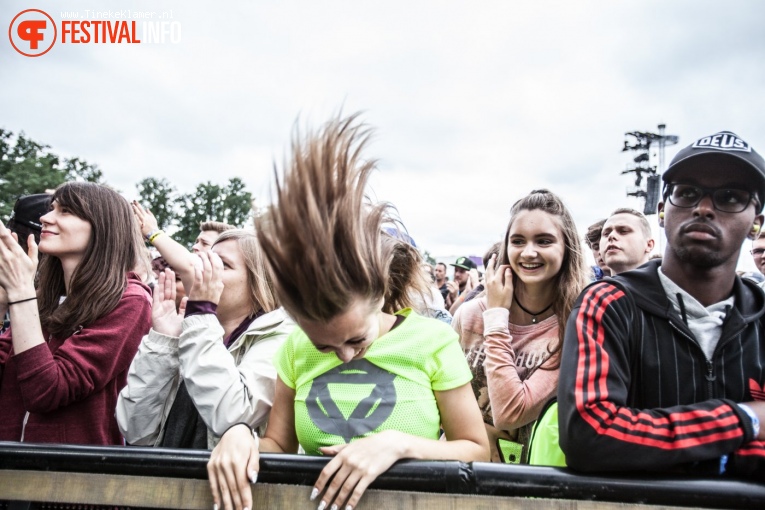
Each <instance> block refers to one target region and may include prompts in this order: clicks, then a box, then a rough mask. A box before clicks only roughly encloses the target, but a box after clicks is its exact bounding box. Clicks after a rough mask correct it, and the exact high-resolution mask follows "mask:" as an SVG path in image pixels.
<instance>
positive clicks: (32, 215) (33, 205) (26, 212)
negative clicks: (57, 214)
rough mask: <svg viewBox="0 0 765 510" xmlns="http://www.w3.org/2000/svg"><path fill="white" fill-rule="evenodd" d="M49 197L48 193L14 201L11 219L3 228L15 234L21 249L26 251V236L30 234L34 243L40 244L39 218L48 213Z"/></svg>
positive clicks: (40, 229) (40, 227)
mask: <svg viewBox="0 0 765 510" xmlns="http://www.w3.org/2000/svg"><path fill="white" fill-rule="evenodd" d="M50 197H51V195H50V194H48V193H39V194H36V195H26V196H23V197H21V198H19V199H18V200H16V203H15V204H14V205H13V211H11V217H10V218H9V219H8V223H7V224H6V225H5V226H6V227H7V228H8V230H10V231H11V232H13V233H15V234H16V236H17V237H18V239H19V245H21V247H22V248H24V249H26V247H27V236H28V235H30V234H31V235H33V236H34V238H35V243H36V244H40V232H41V231H42V223H40V217H41V216H43V215H44V214H47V213H48V209H49V208H50Z"/></svg>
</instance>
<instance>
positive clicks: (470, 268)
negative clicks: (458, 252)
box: [446, 257, 479, 315]
mask: <svg viewBox="0 0 765 510" xmlns="http://www.w3.org/2000/svg"><path fill="white" fill-rule="evenodd" d="M450 265H451V266H452V267H454V279H453V280H452V281H450V282H447V284H446V287H447V288H448V289H449V294H448V295H447V297H446V307H447V308H448V309H449V312H450V313H451V314H452V315H454V312H456V311H457V308H459V304H457V306H454V305H455V304H456V303H457V301H458V298H459V297H460V296H462V295H464V294H466V293H468V292H470V291H471V290H473V289H474V288H475V287H476V286H477V285H478V279H479V278H478V266H477V265H476V263H475V262H473V260H472V259H471V258H470V257H459V258H458V259H457V260H456V261H455V262H454V264H450ZM460 304H461V302H460Z"/></svg>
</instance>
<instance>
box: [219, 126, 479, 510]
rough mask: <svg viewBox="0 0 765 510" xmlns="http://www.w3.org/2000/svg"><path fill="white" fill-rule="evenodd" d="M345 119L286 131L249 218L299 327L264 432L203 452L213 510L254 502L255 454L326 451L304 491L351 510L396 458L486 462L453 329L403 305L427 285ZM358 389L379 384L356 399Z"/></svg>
mask: <svg viewBox="0 0 765 510" xmlns="http://www.w3.org/2000/svg"><path fill="white" fill-rule="evenodd" d="M355 119H356V117H355V116H351V117H348V118H345V119H341V118H336V119H334V120H331V121H330V122H328V123H327V124H326V125H325V126H324V127H323V128H322V129H321V130H320V131H319V132H318V133H314V134H312V135H309V136H307V137H305V138H300V137H299V135H296V136H295V139H294V140H293V142H292V162H291V166H290V168H289V169H288V170H287V171H286V172H285V175H284V177H283V178H282V179H281V182H277V184H276V197H275V198H276V199H277V202H278V203H277V204H276V205H274V206H272V207H271V208H270V209H269V211H268V213H267V214H265V215H263V216H259V217H258V218H256V220H255V221H256V230H257V232H258V239H259V240H260V242H261V246H262V247H263V251H264V253H265V254H266V258H267V260H268V262H269V266H270V268H271V270H272V271H273V273H274V283H275V286H276V289H277V294H278V295H279V298H280V299H281V301H282V304H283V306H284V308H285V309H286V310H287V312H288V313H289V314H290V315H291V316H292V317H293V318H294V319H295V321H296V322H297V324H298V326H299V329H297V330H296V331H295V332H294V333H293V334H292V335H290V337H289V338H288V339H287V341H286V342H285V344H284V345H283V346H282V348H281V349H280V350H279V352H278V353H277V355H276V358H275V364H276V367H277V373H278V377H277V382H276V395H275V398H274V405H273V408H272V411H271V417H270V420H269V423H268V428H267V430H266V433H265V436H264V437H262V438H261V439H258V438H257V437H253V434H252V432H251V431H250V429H249V427H246V426H242V425H237V426H235V427H232V428H231V429H230V430H229V431H228V432H226V433H225V434H224V435H223V437H222V438H221V441H220V443H219V444H218V446H217V447H216V448H215V449H214V450H213V453H212V455H211V458H210V462H209V464H208V472H209V475H210V485H211V488H212V491H213V499H214V502H215V504H216V505H218V507H219V508H223V507H224V506H225V508H227V509H228V508H231V507H235V508H237V509H241V508H244V507H247V508H252V493H251V489H250V485H249V482H248V475H249V478H250V480H251V481H252V482H254V481H255V479H256V478H257V471H258V470H259V454H258V452H259V451H261V452H286V453H295V452H297V451H298V445H300V446H302V447H303V449H304V450H305V452H306V453H307V454H309V455H318V454H322V455H325V456H330V457H332V459H331V460H330V461H329V462H328V463H327V465H326V467H325V468H324V469H323V470H322V472H321V475H320V476H319V478H318V480H317V481H316V484H315V486H314V489H313V491H312V494H311V499H312V500H316V499H317V498H318V499H319V500H320V503H319V508H322V509H324V508H336V507H342V508H356V505H357V503H358V502H359V498H360V497H361V496H362V494H363V493H364V491H365V490H366V488H367V487H368V486H369V484H370V483H372V481H373V480H375V478H377V476H378V475H380V474H381V473H383V472H384V471H386V470H387V469H388V468H389V467H390V466H391V465H393V464H394V463H395V462H396V461H398V460H400V459H405V458H418V459H444V460H445V459H453V460H461V461H465V462H470V461H485V460H488V458H489V448H488V443H487V441H486V434H485V433H484V431H483V427H482V425H481V416H480V411H479V410H478V406H477V405H476V403H475V399H474V398H473V395H472V392H471V391H470V386H469V381H470V370H469V369H468V367H467V364H466V363H465V359H464V357H463V356H462V352H461V350H460V348H459V343H458V339H457V335H456V334H455V333H454V332H453V331H452V330H451V328H450V327H449V326H447V325H446V324H443V323H441V322H439V321H437V320H433V319H430V318H425V317H421V316H419V315H417V314H416V313H414V312H412V311H411V310H410V309H407V308H406V307H407V306H409V305H410V304H411V303H410V302H409V299H410V295H411V291H412V289H417V290H422V289H424V286H426V285H427V282H425V281H424V279H423V278H422V270H421V267H420V264H421V257H420V255H419V253H418V252H417V250H415V249H414V248H413V247H412V246H410V245H409V244H408V243H406V242H404V241H401V240H400V239H398V238H396V237H393V236H390V235H388V234H387V233H385V232H383V231H382V230H381V226H382V225H383V224H384V223H386V222H387V221H388V218H389V206H388V205H387V204H369V203H367V202H366V201H365V200H364V188H365V186H366V183H367V181H368V179H369V176H370V173H371V171H372V170H373V169H374V165H375V163H374V161H373V160H369V159H366V158H364V157H363V156H362V153H363V148H364V146H365V144H366V141H367V137H368V133H369V131H368V130H366V129H365V127H364V126H363V125H360V124H358V123H357V121H356V120H355ZM328 384H329V385H333V386H335V388H336V389H337V391H334V390H333V391H332V392H331V393H330V392H329V391H327V385H328ZM359 384H361V385H364V386H365V387H366V386H368V385H369V384H374V386H375V390H374V391H373V393H372V394H371V395H369V391H368V389H367V390H364V391H365V392H366V395H368V397H363V396H360V392H359V391H358V389H357V388H354V385H359ZM344 413H345V414H344ZM344 416H349V419H348V420H346V418H345V417H344ZM441 428H443V431H444V434H445V439H446V440H443V441H441V440H439V437H440V435H441Z"/></svg>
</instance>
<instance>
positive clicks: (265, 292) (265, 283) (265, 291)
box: [213, 229, 279, 316]
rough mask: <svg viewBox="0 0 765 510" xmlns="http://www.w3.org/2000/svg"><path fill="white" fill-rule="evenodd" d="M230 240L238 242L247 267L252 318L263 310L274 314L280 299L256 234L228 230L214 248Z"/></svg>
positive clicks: (219, 238) (217, 240) (240, 230)
mask: <svg viewBox="0 0 765 510" xmlns="http://www.w3.org/2000/svg"><path fill="white" fill-rule="evenodd" d="M229 240H234V241H236V242H237V244H238V245H239V249H240V250H242V255H243V257H244V264H245V266H246V267H247V286H248V288H249V291H250V296H249V297H250V301H251V303H252V310H251V311H250V316H252V315H255V314H256V313H257V312H258V311H259V310H261V309H262V310H263V311H264V312H272V311H274V310H276V309H277V308H279V299H278V298H277V297H276V292H274V284H273V279H272V278H271V273H270V272H269V270H268V267H266V261H265V259H264V257H263V250H261V249H260V244H259V243H258V237H257V235H256V234H255V232H253V231H251V230H244V229H230V230H226V231H225V232H223V233H222V234H221V235H220V236H219V237H218V239H216V240H215V242H214V243H213V247H215V245H217V244H220V243H222V242H224V241H229Z"/></svg>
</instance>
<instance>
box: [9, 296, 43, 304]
mask: <svg viewBox="0 0 765 510" xmlns="http://www.w3.org/2000/svg"><path fill="white" fill-rule="evenodd" d="M35 299H37V296H35V297H31V298H27V299H19V300H18V301H9V302H8V303H7V305H8V306H11V305H17V304H19V303H26V302H27V301H34V300H35Z"/></svg>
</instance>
